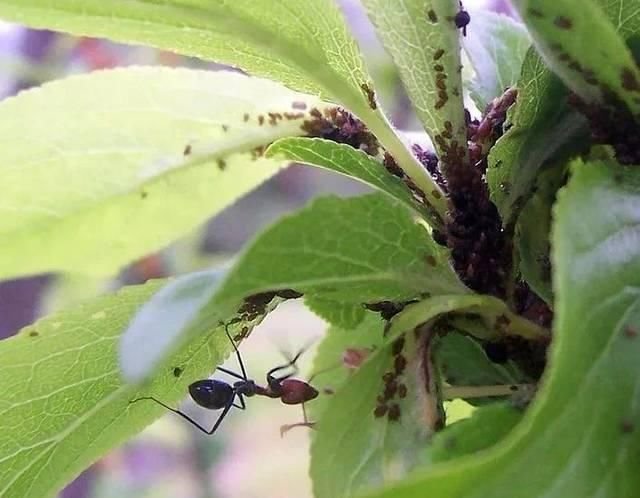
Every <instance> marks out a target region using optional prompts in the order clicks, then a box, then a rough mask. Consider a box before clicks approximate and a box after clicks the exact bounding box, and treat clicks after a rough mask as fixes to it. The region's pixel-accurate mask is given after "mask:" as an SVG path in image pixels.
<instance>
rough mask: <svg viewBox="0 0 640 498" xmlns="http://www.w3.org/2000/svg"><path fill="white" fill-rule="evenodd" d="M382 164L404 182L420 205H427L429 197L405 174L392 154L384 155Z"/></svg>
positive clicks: (386, 153)
mask: <svg viewBox="0 0 640 498" xmlns="http://www.w3.org/2000/svg"><path fill="white" fill-rule="evenodd" d="M382 164H383V165H384V167H385V169H386V170H387V171H388V172H389V173H390V174H391V175H393V176H395V177H396V178H399V179H400V180H402V182H403V183H404V184H405V186H406V187H407V188H408V189H409V191H410V192H411V196H412V197H413V199H414V200H415V201H416V202H417V203H418V204H421V205H423V206H426V205H427V196H426V195H425V193H424V191H423V190H422V189H421V188H420V187H418V186H417V185H416V183H415V182H414V181H413V180H412V179H411V178H410V177H409V176H408V175H407V174H405V172H404V170H403V169H402V168H400V166H398V163H396V160H395V159H394V158H393V156H392V155H391V154H389V153H388V152H385V153H384V159H383V161H382ZM435 193H436V194H437V195H440V193H439V192H437V191H436V192H435Z"/></svg>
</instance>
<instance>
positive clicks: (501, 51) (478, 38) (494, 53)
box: [462, 10, 531, 110]
mask: <svg viewBox="0 0 640 498" xmlns="http://www.w3.org/2000/svg"><path fill="white" fill-rule="evenodd" d="M530 45H531V40H530V39H529V34H528V33H527V30H526V29H525V28H524V26H523V25H522V24H520V23H518V22H516V21H514V20H513V19H512V18H511V17H508V16H505V15H502V14H497V13H495V12H491V11H488V10H473V11H471V25H470V26H469V28H468V30H467V36H466V37H464V38H463V39H462V46H463V47H464V50H465V52H466V53H467V55H468V56H469V60H470V62H471V66H472V67H473V70H474V72H475V74H474V77H473V79H472V80H471V81H470V82H469V84H468V86H469V89H470V94H471V98H472V99H473V100H474V102H475V104H476V105H477V106H478V108H479V109H480V110H482V109H484V108H486V107H487V104H489V102H491V101H492V100H493V99H494V98H496V97H499V96H500V95H502V93H503V92H504V91H505V89H507V88H509V87H512V86H514V85H515V84H516V82H517V81H518V78H519V76H520V69H521V67H522V62H523V60H524V57H525V55H526V53H527V50H528V49H529V46H530Z"/></svg>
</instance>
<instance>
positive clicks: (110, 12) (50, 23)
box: [0, 0, 446, 218]
mask: <svg viewBox="0 0 640 498" xmlns="http://www.w3.org/2000/svg"><path fill="white" fill-rule="evenodd" d="M0 18H3V19H6V20H8V21H14V22H19V23H23V24H27V25H29V26H31V27H36V28H50V29H58V30H61V31H66V32H69V33H72V34H75V35H88V36H98V37H106V38H110V39H112V40H116V41H122V42H128V43H140V44H145V45H151V46H154V47H158V48H162V49H167V50H172V51H175V52H178V53H182V54H185V55H191V56H196V57H200V58H203V59H208V60H213V61H216V62H221V63H224V64H228V65H231V66H239V67H241V68H242V69H243V70H245V71H247V72H249V73H250V74H255V75H258V76H267V77H269V78H272V79H274V80H278V81H282V82H283V83H284V84H285V85H287V86H289V87H290V88H293V89H296V90H299V91H304V92H308V93H311V94H314V95H319V96H320V97H321V98H324V99H330V100H332V101H335V102H339V103H340V104H342V105H343V106H345V107H347V108H348V109H349V110H350V111H352V112H354V113H355V114H357V115H358V116H359V117H360V118H361V119H363V120H364V121H365V122H366V123H367V125H368V126H369V128H370V129H371V131H372V132H373V133H374V134H375V135H376V136H377V137H378V139H379V140H380V141H381V143H382V144H383V145H384V146H385V148H387V149H388V150H389V151H390V152H391V153H392V154H393V156H394V157H395V159H396V161H398V163H399V164H400V165H401V166H402V167H403V168H404V169H405V170H406V171H407V173H408V174H409V175H410V176H411V177H412V178H413V179H414V181H415V182H416V183H417V184H418V186H419V187H420V188H422V190H424V191H430V190H433V189H438V187H437V185H435V183H434V182H433V181H432V180H431V178H430V177H429V175H427V174H425V171H424V168H422V167H421V165H420V163H419V162H418V161H417V160H416V158H415V157H413V155H412V154H411V153H410V152H409V151H408V150H407V148H406V147H405V145H404V144H403V143H402V141H401V140H400V138H399V137H398V136H397V134H396V133H395V132H394V130H393V128H392V127H391V125H390V124H389V123H388V122H387V120H386V119H385V117H384V115H383V114H382V111H381V110H380V108H379V107H378V105H377V102H376V97H375V91H374V90H373V87H372V83H371V79H370V77H369V76H368V74H367V73H366V71H365V69H364V63H363V60H362V56H361V54H360V52H359V51H358V48H357V46H356V44H355V41H354V40H353V38H352V37H351V36H350V34H349V33H348V30H347V27H346V25H345V23H344V20H343V18H342V15H341V14H340V11H339V9H338V8H337V6H336V5H335V3H334V2H333V1H332V0H261V1H260V2H255V1H254V0H224V1H216V2H212V1H210V0H167V1H163V2H159V1H158V0H136V1H135V2H132V1H130V0H114V1H109V2H104V1H102V0H84V1H82V2H78V1H77V0H60V1H56V2H51V1H49V0H0ZM194 102H200V99H194ZM241 115H242V114H241ZM434 207H435V208H436V211H437V212H438V213H439V215H440V217H441V218H442V217H444V214H445V211H446V203H445V202H444V199H442V200H441V201H439V202H437V203H436V204H435V205H434Z"/></svg>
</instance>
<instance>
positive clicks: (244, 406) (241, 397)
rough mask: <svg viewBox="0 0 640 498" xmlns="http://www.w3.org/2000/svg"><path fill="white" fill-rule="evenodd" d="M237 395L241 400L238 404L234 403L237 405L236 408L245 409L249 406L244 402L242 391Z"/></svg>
mask: <svg viewBox="0 0 640 498" xmlns="http://www.w3.org/2000/svg"><path fill="white" fill-rule="evenodd" d="M236 396H237V397H238V400H239V403H240V404H239V405H236V404H235V403H233V406H235V407H236V408H238V409H240V410H244V409H245V408H247V405H245V404H244V396H243V395H242V394H240V393H238V394H236Z"/></svg>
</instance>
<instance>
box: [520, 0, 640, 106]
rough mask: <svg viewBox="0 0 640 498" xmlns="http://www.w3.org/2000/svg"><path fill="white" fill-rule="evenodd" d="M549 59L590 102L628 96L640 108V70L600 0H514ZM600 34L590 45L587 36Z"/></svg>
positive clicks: (605, 101) (565, 78)
mask: <svg viewBox="0 0 640 498" xmlns="http://www.w3.org/2000/svg"><path fill="white" fill-rule="evenodd" d="M514 3H515V5H516V7H517V8H518V9H519V12H520V14H521V15H522V17H523V18H524V20H525V22H526V24H527V27H528V28H529V30H530V31H531V33H532V35H533V37H534V39H535V41H536V46H537V48H538V50H539V51H540V52H541V53H542V55H543V56H544V57H545V61H546V63H547V64H548V65H549V66H550V68H551V69H552V70H553V71H554V72H555V73H556V74H557V75H558V76H559V77H560V78H562V80H563V81H564V83H565V84H566V85H567V86H568V87H569V88H570V89H571V90H573V91H574V92H575V93H577V94H578V95H580V96H581V97H582V98H583V99H584V100H585V101H586V102H598V103H605V104H609V105H612V104H613V102H610V99H611V98H612V97H615V98H617V99H619V100H620V101H621V102H624V103H625V104H626V105H627V106H628V107H629V109H630V110H631V111H632V113H633V114H634V115H638V113H639V112H640V98H639V94H640V70H639V69H638V68H637V67H636V64H635V61H634V59H633V56H632V55H631V52H630V51H629V50H628V49H627V47H626V45H625V43H624V40H622V39H621V38H620V37H619V36H618V34H617V32H616V27H615V26H614V25H613V24H612V23H611V22H609V20H608V19H607V18H606V16H605V15H604V12H603V11H602V9H601V8H600V7H599V6H598V2H597V0H583V1H581V2H578V3H576V2H574V1H572V0H538V1H522V0H517V1H516V2H514ZM589 38H593V39H596V40H598V49H597V50H589V49H586V47H585V43H584V40H587V39H589Z"/></svg>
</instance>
